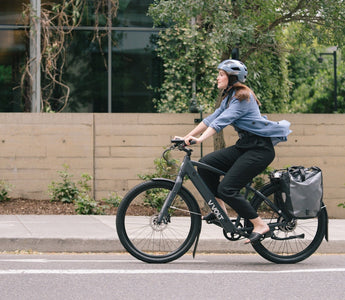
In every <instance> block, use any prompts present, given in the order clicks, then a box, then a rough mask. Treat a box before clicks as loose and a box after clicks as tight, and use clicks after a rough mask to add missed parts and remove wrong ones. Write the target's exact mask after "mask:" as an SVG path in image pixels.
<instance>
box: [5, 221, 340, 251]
mask: <svg viewBox="0 0 345 300" xmlns="http://www.w3.org/2000/svg"><path fill="white" fill-rule="evenodd" d="M20 250H24V251H38V252H123V251H124V249H123V247H122V245H121V244H120V242H119V239H118V237H117V233H116V229H115V216H80V215H72V216H71V215H58V216H57V215H43V216H42V215H0V252H2V251H20ZM197 252H199V253H200V252H215V253H254V251H253V248H252V247H251V245H244V243H243V240H240V241H236V242H231V241H228V240H226V239H225V237H224V236H223V232H222V229H220V228H219V227H217V226H215V225H208V224H206V223H205V222H203V224H202V229H201V235H200V241H199V246H198V251H197ZM317 253H345V220H340V219H331V220H329V242H328V243H327V242H326V241H325V240H324V241H323V242H322V244H321V246H320V247H319V249H318V250H317Z"/></svg>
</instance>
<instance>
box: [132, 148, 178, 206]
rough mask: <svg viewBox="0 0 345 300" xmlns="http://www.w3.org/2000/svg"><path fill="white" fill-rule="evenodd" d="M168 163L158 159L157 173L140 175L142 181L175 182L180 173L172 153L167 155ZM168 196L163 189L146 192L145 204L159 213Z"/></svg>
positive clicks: (156, 160) (155, 161) (156, 162)
mask: <svg viewBox="0 0 345 300" xmlns="http://www.w3.org/2000/svg"><path fill="white" fill-rule="evenodd" d="M167 157H168V161H166V160H165V159H163V158H157V159H155V160H154V164H155V172H154V173H152V174H145V175H138V176H139V178H140V179H143V180H151V179H152V178H167V179H172V180H174V179H175V178H176V175H177V172H178V168H179V166H178V163H179V161H178V160H176V159H171V155H170V153H169V154H167ZM166 196H167V192H166V190H164V191H162V189H152V190H150V191H146V195H145V199H144V204H145V205H147V206H150V207H153V208H156V209H157V210H158V211H159V210H160V209H161V207H162V205H163V202H164V200H165V198H166Z"/></svg>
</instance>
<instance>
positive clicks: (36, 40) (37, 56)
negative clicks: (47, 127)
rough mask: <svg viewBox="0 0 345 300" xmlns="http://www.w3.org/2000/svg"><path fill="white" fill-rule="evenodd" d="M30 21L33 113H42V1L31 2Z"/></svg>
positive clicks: (33, 0)
mask: <svg viewBox="0 0 345 300" xmlns="http://www.w3.org/2000/svg"><path fill="white" fill-rule="evenodd" d="M31 6H32V10H33V15H31V20H30V73H31V112H36V113H38V112H40V111H41V0H31Z"/></svg>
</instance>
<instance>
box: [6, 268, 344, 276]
mask: <svg viewBox="0 0 345 300" xmlns="http://www.w3.org/2000/svg"><path fill="white" fill-rule="evenodd" d="M325 272H330V273H332V272H345V268H336V269H301V270H297V269H296V270H280V271H255V270H188V269H171V270H161V269H150V270H124V269H69V270H53V269H48V270H39V269H26V270H25V269H21V270H14V269H13V270H0V275H18V274H30V275H41V274H47V275H50V274H52V275H95V274H96V275H97V274H118V275H119V274H120V275H121V274H123V275H136V274H140V275H141V274H152V275H161V274H196V275H210V274H211V275H212V274H215V275H217V274H291V273H325Z"/></svg>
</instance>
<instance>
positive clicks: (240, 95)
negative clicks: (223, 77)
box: [223, 75, 261, 106]
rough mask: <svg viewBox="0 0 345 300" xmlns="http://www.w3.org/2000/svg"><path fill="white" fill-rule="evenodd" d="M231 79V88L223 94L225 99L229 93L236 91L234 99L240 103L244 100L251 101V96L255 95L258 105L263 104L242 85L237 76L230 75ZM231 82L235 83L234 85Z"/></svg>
mask: <svg viewBox="0 0 345 300" xmlns="http://www.w3.org/2000/svg"><path fill="white" fill-rule="evenodd" d="M228 78H229V87H228V88H227V89H226V90H224V93H223V96H224V97H223V99H224V98H225V97H226V96H228V94H229V92H230V91H231V90H235V95H234V97H235V98H237V99H238V100H240V101H243V100H247V101H249V100H250V95H253V97H254V99H255V101H256V103H257V104H258V105H259V106H261V103H260V101H259V100H258V98H257V97H256V95H255V93H254V92H253V91H252V90H251V89H250V88H249V87H248V86H246V85H244V84H243V83H240V82H239V81H238V79H237V76H235V75H230V76H228ZM231 82H234V83H233V84H231Z"/></svg>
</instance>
